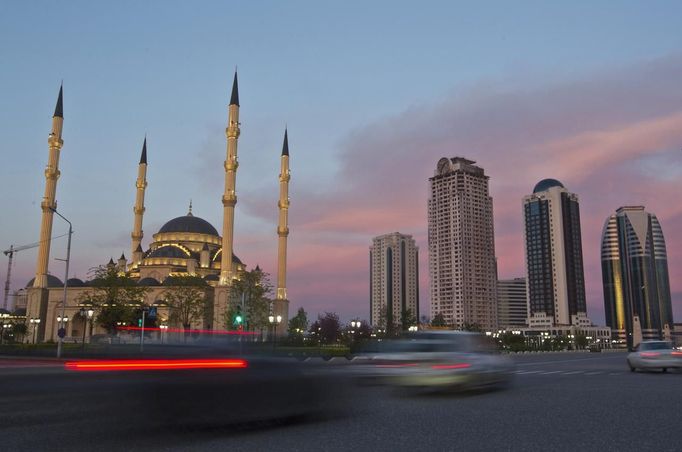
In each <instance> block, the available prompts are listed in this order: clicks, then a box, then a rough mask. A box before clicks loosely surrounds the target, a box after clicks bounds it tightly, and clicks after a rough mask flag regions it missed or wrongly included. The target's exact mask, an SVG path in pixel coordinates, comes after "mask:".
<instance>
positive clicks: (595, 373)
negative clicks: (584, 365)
mask: <svg viewBox="0 0 682 452" xmlns="http://www.w3.org/2000/svg"><path fill="white" fill-rule="evenodd" d="M603 373H604V372H601V371H600V372H585V375H599V374H603Z"/></svg>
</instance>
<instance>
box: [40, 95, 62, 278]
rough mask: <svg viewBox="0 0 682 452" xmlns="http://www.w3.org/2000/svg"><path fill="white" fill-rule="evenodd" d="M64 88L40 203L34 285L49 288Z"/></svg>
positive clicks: (54, 121) (49, 138) (49, 144)
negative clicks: (40, 212)
mask: <svg viewBox="0 0 682 452" xmlns="http://www.w3.org/2000/svg"><path fill="white" fill-rule="evenodd" d="M62 90H63V86H60V87H59V97H58V98H57V106H56V107H55V109H54V115H53V116H52V132H50V135H49V136H48V138H47V144H48V146H49V149H50V150H49V155H48V161H47V167H46V168H45V196H43V201H42V202H41V203H40V208H41V209H42V211H43V214H42V220H41V222H40V247H39V248H38V262H37V263H36V278H35V281H34V282H33V287H37V288H42V289H44V288H47V265H48V262H49V261H50V242H51V238H52V218H53V213H52V209H56V208H57V201H56V199H55V198H56V196H57V179H59V174H60V173H59V152H60V151H61V149H62V146H63V145H64V141H63V140H62V126H63V125H64V111H63V106H62Z"/></svg>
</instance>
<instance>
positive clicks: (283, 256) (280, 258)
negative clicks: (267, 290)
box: [277, 129, 291, 300]
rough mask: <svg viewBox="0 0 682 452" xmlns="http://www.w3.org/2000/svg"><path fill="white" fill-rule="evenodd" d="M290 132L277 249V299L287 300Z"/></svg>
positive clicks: (283, 160)
mask: <svg viewBox="0 0 682 452" xmlns="http://www.w3.org/2000/svg"><path fill="white" fill-rule="evenodd" d="M287 132H288V131H287V130H286V129H284V144H283V145H282V157H281V167H280V173H279V202H278V203H277V206H278V207H279V224H278V226H277V235H278V236H279V241H278V249H277V299H278V300H286V299H287V237H288V236H289V179H291V173H290V172H289V139H288V136H287V135H288V133H287Z"/></svg>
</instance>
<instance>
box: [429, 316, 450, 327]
mask: <svg viewBox="0 0 682 452" xmlns="http://www.w3.org/2000/svg"><path fill="white" fill-rule="evenodd" d="M431 326H435V327H437V328H443V327H446V326H448V324H447V322H446V321H445V316H444V315H443V313H442V312H439V313H438V314H436V316H435V317H434V318H433V320H431Z"/></svg>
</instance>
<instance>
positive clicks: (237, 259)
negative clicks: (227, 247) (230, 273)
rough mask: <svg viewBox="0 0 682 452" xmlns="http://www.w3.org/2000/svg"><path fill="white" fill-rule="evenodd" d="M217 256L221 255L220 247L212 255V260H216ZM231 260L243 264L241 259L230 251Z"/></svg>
mask: <svg viewBox="0 0 682 452" xmlns="http://www.w3.org/2000/svg"><path fill="white" fill-rule="evenodd" d="M218 256H220V258H221V259H222V256H223V249H222V248H220V249H219V250H218V251H217V252H216V253H215V255H214V256H213V261H217V260H218ZM232 262H235V263H237V264H240V265H244V263H243V262H242V261H241V259H239V258H238V257H237V256H236V255H235V254H234V253H232Z"/></svg>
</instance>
